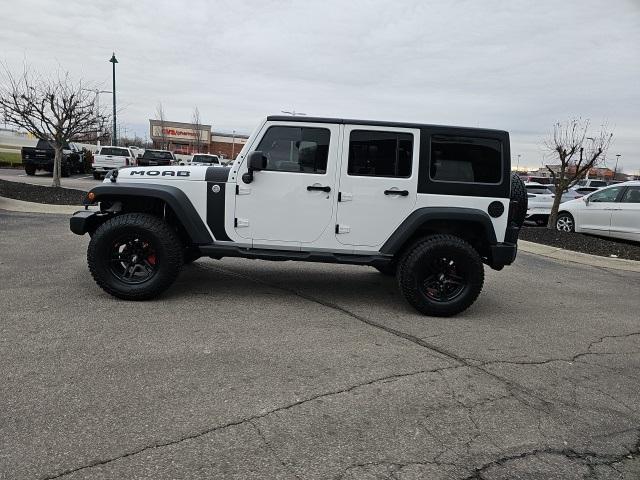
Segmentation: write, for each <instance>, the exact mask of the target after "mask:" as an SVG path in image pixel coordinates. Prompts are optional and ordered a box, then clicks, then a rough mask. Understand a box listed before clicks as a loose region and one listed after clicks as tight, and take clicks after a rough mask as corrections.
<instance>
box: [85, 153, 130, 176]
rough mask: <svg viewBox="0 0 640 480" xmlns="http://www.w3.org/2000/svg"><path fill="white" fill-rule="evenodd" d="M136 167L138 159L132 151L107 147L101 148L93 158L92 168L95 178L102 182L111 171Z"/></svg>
mask: <svg viewBox="0 0 640 480" xmlns="http://www.w3.org/2000/svg"><path fill="white" fill-rule="evenodd" d="M135 165H136V157H135V155H134V154H133V152H131V150H130V149H128V148H126V147H112V146H106V147H102V148H100V151H99V152H98V153H96V154H95V155H94V156H93V163H92V164H91V168H92V170H93V178H95V179H96V180H100V179H101V178H102V177H104V176H105V175H106V174H107V172H108V171H109V170H117V169H119V168H122V167H132V166H135Z"/></svg>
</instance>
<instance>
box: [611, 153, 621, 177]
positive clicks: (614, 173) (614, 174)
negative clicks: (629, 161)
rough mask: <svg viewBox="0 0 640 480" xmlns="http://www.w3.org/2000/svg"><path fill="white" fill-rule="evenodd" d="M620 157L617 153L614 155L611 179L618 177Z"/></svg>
mask: <svg viewBox="0 0 640 480" xmlns="http://www.w3.org/2000/svg"><path fill="white" fill-rule="evenodd" d="M620 155H621V154H619V153H617V154H616V166H615V168H614V169H613V179H614V180H615V179H616V175H618V160H620Z"/></svg>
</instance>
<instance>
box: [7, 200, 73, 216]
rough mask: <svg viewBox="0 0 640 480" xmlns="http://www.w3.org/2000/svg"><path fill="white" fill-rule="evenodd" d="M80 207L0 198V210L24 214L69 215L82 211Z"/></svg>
mask: <svg viewBox="0 0 640 480" xmlns="http://www.w3.org/2000/svg"><path fill="white" fill-rule="evenodd" d="M83 209H84V207H83V206H82V205H50V204H48V203H34V202H23V201H22V200H14V199H13V198H6V197H0V210H9V211H12V212H25V213H27V212H28V213H57V214H61V215H70V214H72V213H74V212H77V211H78V210H83Z"/></svg>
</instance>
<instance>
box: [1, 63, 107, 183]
mask: <svg viewBox="0 0 640 480" xmlns="http://www.w3.org/2000/svg"><path fill="white" fill-rule="evenodd" d="M85 87H86V85H84V84H83V83H82V81H79V82H74V81H72V80H71V78H70V76H69V73H68V72H64V73H61V72H58V74H57V75H56V76H52V77H44V76H41V75H39V74H37V73H35V72H32V71H31V70H30V69H29V67H28V66H25V67H24V70H23V72H22V73H21V74H20V75H19V76H14V75H13V74H12V73H11V72H10V71H9V68H8V67H7V66H6V65H3V71H2V72H1V76H0V112H2V114H3V117H4V120H5V122H6V123H7V124H10V125H14V126H16V127H18V128H20V129H23V130H26V131H27V132H29V133H30V134H32V135H34V136H35V137H36V138H38V139H41V140H49V141H50V142H51V144H52V145H53V148H54V150H55V158H54V162H53V186H54V187H59V186H60V174H61V171H62V157H63V149H64V146H65V145H66V144H67V143H68V142H69V141H70V140H73V139H79V138H83V137H84V138H87V137H89V136H90V135H91V134H94V133H95V132H96V131H100V130H102V129H103V127H104V124H105V123H106V121H107V117H106V116H104V115H102V114H101V113H100V112H98V113H96V111H95V106H94V99H93V96H92V92H91V91H89V90H87V89H85Z"/></svg>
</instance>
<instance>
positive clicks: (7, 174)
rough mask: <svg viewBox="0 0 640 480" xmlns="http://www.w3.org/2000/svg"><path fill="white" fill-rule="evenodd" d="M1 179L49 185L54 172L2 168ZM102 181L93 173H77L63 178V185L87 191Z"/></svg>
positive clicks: (0, 170) (0, 169)
mask: <svg viewBox="0 0 640 480" xmlns="http://www.w3.org/2000/svg"><path fill="white" fill-rule="evenodd" d="M0 179H2V180H9V181H11V182H22V183H31V184H33V185H45V186H47V187H48V186H51V182H52V174H51V173H49V172H44V171H38V172H36V174H35V175H33V176H29V175H27V174H26V173H25V172H24V170H23V169H20V168H0ZM100 182H101V180H95V179H94V178H93V175H92V174H91V173H88V174H75V175H71V176H70V177H65V178H62V179H61V183H62V186H63V187H67V188H75V189H77V190H85V191H89V190H91V188H92V187H93V186H95V185H97V184H98V183H100Z"/></svg>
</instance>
